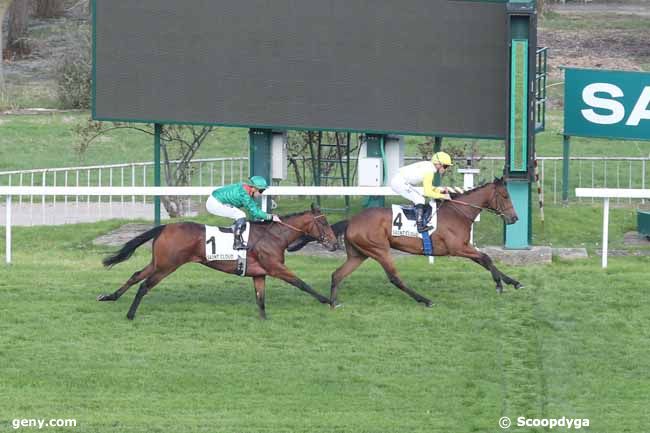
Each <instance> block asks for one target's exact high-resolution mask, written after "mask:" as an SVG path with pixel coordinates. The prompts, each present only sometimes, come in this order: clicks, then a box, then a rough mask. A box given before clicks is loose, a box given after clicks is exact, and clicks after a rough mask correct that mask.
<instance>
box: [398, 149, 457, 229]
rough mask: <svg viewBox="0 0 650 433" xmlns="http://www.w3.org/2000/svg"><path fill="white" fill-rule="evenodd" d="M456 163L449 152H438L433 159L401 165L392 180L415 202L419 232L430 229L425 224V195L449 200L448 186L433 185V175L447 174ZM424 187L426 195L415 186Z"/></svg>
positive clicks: (403, 195) (400, 192)
mask: <svg viewBox="0 0 650 433" xmlns="http://www.w3.org/2000/svg"><path fill="white" fill-rule="evenodd" d="M452 165H454V164H453V163H452V161H451V157H450V156H449V154H447V153H445V152H437V153H435V154H434V155H433V158H431V161H421V162H416V163H414V164H410V165H405V166H404V167H401V168H400V169H399V171H398V172H397V174H396V175H395V176H394V177H393V179H392V180H391V182H390V186H391V188H392V189H393V191H395V192H396V193H398V194H399V195H401V196H402V197H404V198H406V199H408V200H410V201H412V202H413V204H415V218H416V224H417V229H418V231H419V232H425V231H428V230H429V227H426V226H425V225H424V221H423V219H424V205H425V203H426V200H425V198H424V197H430V198H433V199H435V200H449V199H450V197H449V193H448V191H447V188H446V187H443V188H439V187H436V186H433V177H434V176H435V174H436V173H440V175H443V174H445V172H446V171H447V169H448V168H449V167H450V166H452ZM420 185H422V187H423V188H424V196H423V195H422V194H420V193H419V192H418V191H417V190H416V189H415V188H413V187H414V186H420Z"/></svg>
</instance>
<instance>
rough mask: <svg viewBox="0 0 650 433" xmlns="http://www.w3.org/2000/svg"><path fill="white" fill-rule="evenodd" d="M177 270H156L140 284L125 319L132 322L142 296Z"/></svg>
mask: <svg viewBox="0 0 650 433" xmlns="http://www.w3.org/2000/svg"><path fill="white" fill-rule="evenodd" d="M177 268H178V266H176V267H174V268H170V269H165V270H161V269H156V270H155V271H154V272H153V274H152V275H151V276H149V277H148V278H147V279H146V280H144V282H143V283H142V284H140V288H138V293H136V295H135V298H134V299H133V303H131V308H129V312H128V313H127V314H126V317H127V318H128V319H129V320H133V318H134V317H135V312H136V310H137V309H138V306H139V305H140V301H142V298H143V297H144V295H146V294H147V293H149V290H151V289H153V288H154V286H155V285H156V284H158V283H159V282H160V281H161V280H162V279H163V278H165V277H166V276H167V275H169V274H171V273H172V272H174V271H175V270H176V269H177Z"/></svg>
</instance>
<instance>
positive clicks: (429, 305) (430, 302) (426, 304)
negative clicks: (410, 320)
mask: <svg viewBox="0 0 650 433" xmlns="http://www.w3.org/2000/svg"><path fill="white" fill-rule="evenodd" d="M422 304H423V305H424V306H425V307H427V308H431V307H433V301H429V300H428V299H427V300H426V301H422Z"/></svg>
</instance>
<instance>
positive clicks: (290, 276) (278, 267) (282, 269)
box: [264, 262, 330, 304]
mask: <svg viewBox="0 0 650 433" xmlns="http://www.w3.org/2000/svg"><path fill="white" fill-rule="evenodd" d="M264 268H265V269H266V271H267V272H268V274H269V275H270V276H272V277H275V278H279V279H281V280H283V281H286V282H287V283H289V284H291V285H292V286H295V287H297V288H299V289H300V290H302V291H303V292H307V293H309V294H310V295H312V296H313V297H314V298H316V299H318V301H320V303H321V304H330V300H329V298H327V297H325V296H323V295H321V294H320V293H318V292H316V291H315V290H314V289H312V288H311V287H310V286H309V284H307V283H305V282H304V281H303V280H301V279H300V278H298V277H297V276H296V275H295V274H294V273H293V272H291V271H290V270H289V269H288V268H287V267H286V266H285V265H284V264H283V263H280V262H277V263H269V264H268V265H265V266H264Z"/></svg>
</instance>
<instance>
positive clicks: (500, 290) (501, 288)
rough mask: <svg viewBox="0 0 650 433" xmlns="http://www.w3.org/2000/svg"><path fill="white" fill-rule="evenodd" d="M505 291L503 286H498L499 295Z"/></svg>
mask: <svg viewBox="0 0 650 433" xmlns="http://www.w3.org/2000/svg"><path fill="white" fill-rule="evenodd" d="M502 293H503V287H497V295H500V294H502Z"/></svg>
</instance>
